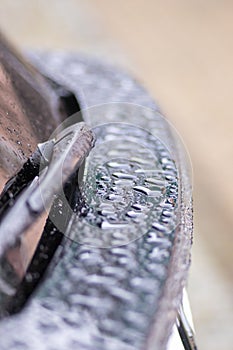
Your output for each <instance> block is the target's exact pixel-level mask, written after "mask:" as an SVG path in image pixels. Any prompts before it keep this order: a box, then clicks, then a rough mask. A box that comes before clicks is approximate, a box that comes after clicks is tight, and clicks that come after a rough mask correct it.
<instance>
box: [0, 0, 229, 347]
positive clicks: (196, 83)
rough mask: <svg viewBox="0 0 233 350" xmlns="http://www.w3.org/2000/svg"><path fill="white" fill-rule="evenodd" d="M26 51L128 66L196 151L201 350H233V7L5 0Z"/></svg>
mask: <svg viewBox="0 0 233 350" xmlns="http://www.w3.org/2000/svg"><path fill="white" fill-rule="evenodd" d="M0 23H1V24H0V25H1V28H2V29H3V31H5V33H6V34H8V36H9V37H10V38H11V39H12V40H13V42H15V43H16V44H17V45H18V46H20V47H32V48H33V47H35V48H46V49H69V50H72V51H74V50H76V51H80V52H85V53H88V54H92V55H95V56H97V57H101V58H104V59H105V60H107V61H110V62H113V63H115V64H118V65H122V66H124V67H126V68H127V69H129V70H130V71H131V72H133V74H134V75H135V76H136V77H137V78H138V79H139V80H141V81H142V82H143V83H144V85H145V86H146V87H147V88H148V89H149V91H150V92H151V94H152V95H153V96H154V97H155V99H156V100H157V102H158V103H159V105H160V107H161V109H162V111H163V112H164V114H165V115H166V116H167V117H168V118H169V119H170V120H171V122H172V123H173V125H174V126H175V127H176V128H177V129H178V131H179V133H180V134H181V135H182V138H183V140H184V142H185V144H186V146H187V148H188V150H189V153H190V156H191V159H192V166H193V173H194V207H195V212H194V215H195V236H194V249H193V265H192V268H191V272H190V279H189V293H190V299H191V304H192V309H193V314H194V322H195V325H196V332H197V340H198V343H199V345H200V349H211V350H217V349H218V350H219V349H221V350H230V349H233V279H232V277H233V252H232V248H233V233H232V231H233V230H232V227H233V186H232V182H231V181H232V178H233V162H232V158H233V137H232V133H233V111H232V110H233V108H232V106H233V1H227V0H221V1H220V0H219V1H217V0H176V1H175V0H171V1H166V0H144V1H142V0H124V1H123V0H118V1H113V0H102V1H97V0H86V1H81V0H51V1H45V0H38V1H29V0H18V1H13V0H0Z"/></svg>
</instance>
